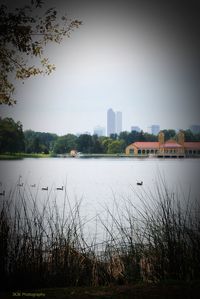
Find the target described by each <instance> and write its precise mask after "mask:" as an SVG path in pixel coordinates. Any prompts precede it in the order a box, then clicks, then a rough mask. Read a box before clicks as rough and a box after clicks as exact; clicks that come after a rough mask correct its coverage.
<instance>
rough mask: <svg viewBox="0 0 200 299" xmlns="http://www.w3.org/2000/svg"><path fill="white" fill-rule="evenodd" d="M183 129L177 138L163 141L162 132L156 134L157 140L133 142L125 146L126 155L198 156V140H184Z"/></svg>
mask: <svg viewBox="0 0 200 299" xmlns="http://www.w3.org/2000/svg"><path fill="white" fill-rule="evenodd" d="M184 139H185V136H184V133H183V131H180V132H179V133H178V135H177V139H170V140H167V141H165V136H164V133H163V132H160V133H159V134H158V141H157V142H134V143H132V144H130V145H129V146H127V147H126V155H129V156H130V155H132V156H149V155H152V156H157V157H197V156H199V157H200V142H185V140H184Z"/></svg>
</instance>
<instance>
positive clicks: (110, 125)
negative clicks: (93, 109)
mask: <svg viewBox="0 0 200 299" xmlns="http://www.w3.org/2000/svg"><path fill="white" fill-rule="evenodd" d="M115 133H116V125H115V112H114V111H113V110H112V109H111V108H110V109H108V111H107V136H110V134H115Z"/></svg>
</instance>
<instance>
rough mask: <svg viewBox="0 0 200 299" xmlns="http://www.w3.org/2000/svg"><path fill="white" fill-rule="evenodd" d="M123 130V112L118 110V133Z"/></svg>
mask: <svg viewBox="0 0 200 299" xmlns="http://www.w3.org/2000/svg"><path fill="white" fill-rule="evenodd" d="M121 132H122V112H120V111H117V112H116V133H117V134H119V133H121Z"/></svg>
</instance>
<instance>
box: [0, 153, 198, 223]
mask: <svg viewBox="0 0 200 299" xmlns="http://www.w3.org/2000/svg"><path fill="white" fill-rule="evenodd" d="M0 167H1V172H0V182H1V184H2V185H1V186H0V189H1V190H4V189H5V190H6V192H7V193H8V192H9V190H10V189H12V188H13V187H14V186H16V184H17V182H18V181H19V179H20V181H21V182H23V183H24V185H25V186H27V187H29V188H30V190H31V192H32V194H33V195H34V193H36V192H38V196H39V197H40V199H41V201H42V200H44V201H45V199H46V198H47V196H49V194H51V195H53V198H57V203H58V205H59V206H60V207H61V208H62V202H63V201H62V199H63V194H64V191H57V190H56V188H57V187H61V186H63V185H64V186H65V187H66V190H67V193H68V196H69V198H70V200H71V201H72V202H73V201H75V199H77V200H79V199H81V198H82V213H83V215H84V216H87V217H89V218H92V217H93V216H94V215H96V214H98V213H102V211H103V210H105V206H109V204H112V202H113V198H115V200H116V201H118V202H119V204H120V202H121V201H122V198H132V200H134V201H135V204H136V205H137V200H138V199H137V198H135V197H134V196H133V189H134V190H136V192H143V190H149V189H150V190H151V191H153V190H154V189H155V186H156V183H157V182H158V181H159V180H160V177H162V179H164V180H165V182H166V184H167V186H168V187H169V189H170V190H173V191H174V192H181V193H182V194H184V195H185V196H187V194H188V193H189V192H191V194H192V196H193V197H198V196H199V193H200V180H199V178H200V159H151V158H147V159H137V158H133V159H132V158H131V159H130V158H99V159H83V158H79V159H78V158H77V159H76V158H75V159H72V158H45V159H44V158H43V159H33V158H30V159H29V158H26V159H24V160H16V161H12V160H10V161H0ZM137 181H143V186H137V185H136V182H137ZM32 184H36V187H35V188H33V187H30V185H32ZM46 186H48V188H49V190H48V191H42V190H41V188H42V187H46ZM23 188H24V187H23Z"/></svg>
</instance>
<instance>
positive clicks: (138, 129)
mask: <svg viewBox="0 0 200 299" xmlns="http://www.w3.org/2000/svg"><path fill="white" fill-rule="evenodd" d="M132 131H136V132H141V129H140V127H138V126H132V127H131V132H132Z"/></svg>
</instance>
